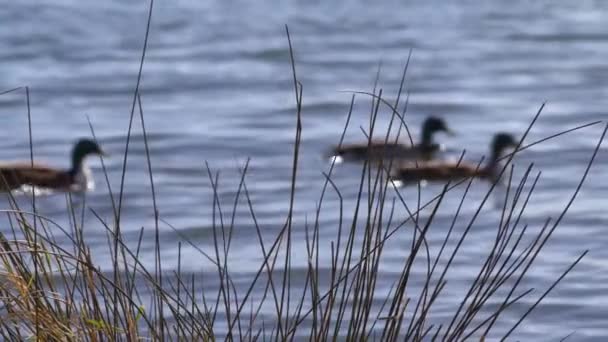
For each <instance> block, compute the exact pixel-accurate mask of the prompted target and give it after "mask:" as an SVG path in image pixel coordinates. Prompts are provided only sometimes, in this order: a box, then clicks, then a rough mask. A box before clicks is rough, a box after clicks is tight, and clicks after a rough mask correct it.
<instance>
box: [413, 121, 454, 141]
mask: <svg viewBox="0 0 608 342" xmlns="http://www.w3.org/2000/svg"><path fill="white" fill-rule="evenodd" d="M437 132H443V133H446V134H448V135H454V133H453V132H452V130H451V129H450V128H449V127H448V125H447V124H446V123H445V120H443V119H442V118H438V117H435V116H430V117H428V118H427V119H426V120H424V123H423V124H422V143H421V144H422V145H423V146H426V147H431V146H432V147H436V146H435V144H434V143H433V134H435V133H437Z"/></svg>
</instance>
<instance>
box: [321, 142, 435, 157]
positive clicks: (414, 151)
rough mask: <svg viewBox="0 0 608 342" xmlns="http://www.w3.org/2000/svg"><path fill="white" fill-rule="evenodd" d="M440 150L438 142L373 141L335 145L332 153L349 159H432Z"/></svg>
mask: <svg viewBox="0 0 608 342" xmlns="http://www.w3.org/2000/svg"><path fill="white" fill-rule="evenodd" d="M439 150H440V146H439V145H438V144H430V145H422V144H418V145H414V146H408V145H405V144H401V143H385V142H384V141H372V142H371V143H370V144H347V145H343V146H340V147H335V148H334V149H333V150H332V151H331V155H332V156H339V157H341V158H343V159H344V160H347V161H364V160H370V161H380V160H386V161H389V160H391V159H394V160H430V159H432V157H433V155H434V154H435V153H437V152H438V151H439Z"/></svg>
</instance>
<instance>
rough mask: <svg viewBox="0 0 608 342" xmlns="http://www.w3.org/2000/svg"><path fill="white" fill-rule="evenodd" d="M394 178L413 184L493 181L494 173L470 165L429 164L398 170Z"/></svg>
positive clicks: (393, 175) (409, 166)
mask: <svg viewBox="0 0 608 342" xmlns="http://www.w3.org/2000/svg"><path fill="white" fill-rule="evenodd" d="M392 177H393V178H394V179H398V180H400V181H402V182H404V183H413V182H417V181H422V180H426V181H429V182H438V181H443V182H447V181H458V180H461V179H464V178H469V177H475V178H480V179H492V177H493V176H492V173H491V172H489V171H488V170H487V169H486V168H483V167H479V166H478V165H472V164H468V163H460V164H458V163H451V162H428V163H421V164H418V165H414V164H412V165H408V166H406V167H401V168H399V169H397V170H396V171H395V172H394V173H393V174H392Z"/></svg>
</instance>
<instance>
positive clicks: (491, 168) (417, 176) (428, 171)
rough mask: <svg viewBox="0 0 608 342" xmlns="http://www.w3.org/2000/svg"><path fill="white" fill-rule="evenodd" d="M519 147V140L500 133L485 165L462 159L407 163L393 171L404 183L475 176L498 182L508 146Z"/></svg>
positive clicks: (444, 180) (394, 177)
mask: <svg viewBox="0 0 608 342" xmlns="http://www.w3.org/2000/svg"><path fill="white" fill-rule="evenodd" d="M515 147H517V141H516V140H515V138H514V137H513V136H512V135H511V134H508V133H498V134H496V135H495V136H494V139H493V140H492V144H491V153H490V159H489V160H488V162H487V163H486V165H485V166H481V167H480V166H479V165H477V164H473V163H467V162H465V161H461V162H460V163H456V162H450V161H439V160H438V161H431V162H427V163H421V164H419V165H414V164H411V163H410V164H407V165H406V166H401V167H398V168H396V169H395V170H393V171H391V176H392V178H393V179H395V180H399V181H401V182H403V183H412V182H417V181H443V182H447V181H457V180H461V179H463V178H469V177H475V178H479V179H483V180H487V181H490V182H498V181H499V179H498V177H499V174H500V171H501V169H500V167H499V165H500V159H501V158H502V157H503V155H504V152H505V150H506V149H508V148H515Z"/></svg>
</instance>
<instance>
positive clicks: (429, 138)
mask: <svg viewBox="0 0 608 342" xmlns="http://www.w3.org/2000/svg"><path fill="white" fill-rule="evenodd" d="M420 145H422V146H424V147H430V146H433V132H431V131H430V130H428V129H423V130H422V141H421V142H420Z"/></svg>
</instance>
